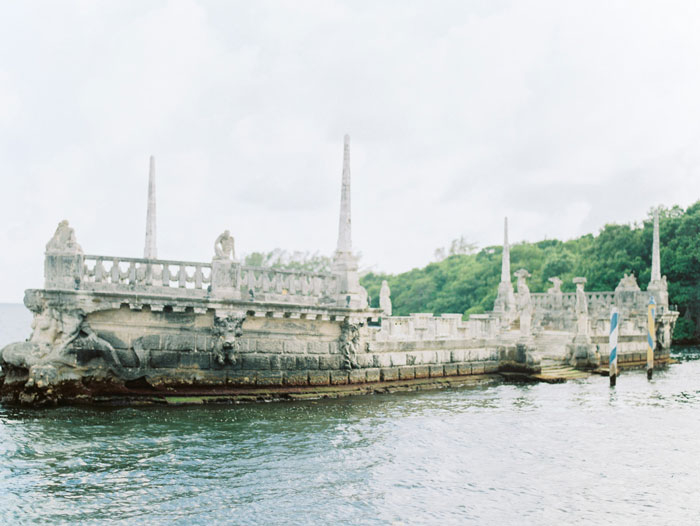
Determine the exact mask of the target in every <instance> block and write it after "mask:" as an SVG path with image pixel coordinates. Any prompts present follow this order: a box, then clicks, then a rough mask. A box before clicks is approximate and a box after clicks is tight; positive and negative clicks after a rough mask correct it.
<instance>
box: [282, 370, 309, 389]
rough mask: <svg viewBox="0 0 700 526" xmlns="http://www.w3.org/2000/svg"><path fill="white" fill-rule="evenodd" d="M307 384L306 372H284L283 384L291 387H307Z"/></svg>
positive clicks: (307, 375) (307, 374)
mask: <svg viewBox="0 0 700 526" xmlns="http://www.w3.org/2000/svg"><path fill="white" fill-rule="evenodd" d="M308 383H309V373H308V371H285V372H284V384H285V385H293V386H302V385H308Z"/></svg>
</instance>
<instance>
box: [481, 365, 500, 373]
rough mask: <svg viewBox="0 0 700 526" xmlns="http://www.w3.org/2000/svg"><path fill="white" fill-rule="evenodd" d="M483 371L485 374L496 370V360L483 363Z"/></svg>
mask: <svg viewBox="0 0 700 526" xmlns="http://www.w3.org/2000/svg"><path fill="white" fill-rule="evenodd" d="M484 372H485V373H486V374H491V373H495V372H498V362H488V363H486V364H484Z"/></svg>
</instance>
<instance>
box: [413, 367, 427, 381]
mask: <svg viewBox="0 0 700 526" xmlns="http://www.w3.org/2000/svg"><path fill="white" fill-rule="evenodd" d="M415 371H416V378H430V366H429V365H416V367H415Z"/></svg>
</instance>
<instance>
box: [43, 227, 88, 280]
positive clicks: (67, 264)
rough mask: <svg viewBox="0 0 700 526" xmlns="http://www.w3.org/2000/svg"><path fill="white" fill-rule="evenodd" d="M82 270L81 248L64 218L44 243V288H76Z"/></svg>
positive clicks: (81, 276) (81, 277) (80, 278)
mask: <svg viewBox="0 0 700 526" xmlns="http://www.w3.org/2000/svg"><path fill="white" fill-rule="evenodd" d="M83 272H84V257H83V249H82V248H81V247H80V245H79V244H78V242H77V240H76V239H75V232H74V231H73V229H72V228H71V227H70V226H69V225H68V221H66V220H65V219H64V220H63V221H61V222H60V223H59V224H58V227H57V228H56V232H55V233H54V235H53V237H52V238H51V240H50V241H49V242H48V243H47V245H46V252H45V257H44V288H46V289H78V288H80V283H81V281H82V279H83Z"/></svg>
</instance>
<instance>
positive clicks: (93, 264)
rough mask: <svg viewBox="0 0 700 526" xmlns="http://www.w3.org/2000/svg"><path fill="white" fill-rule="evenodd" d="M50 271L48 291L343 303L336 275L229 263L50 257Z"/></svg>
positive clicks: (48, 265) (234, 262) (103, 257)
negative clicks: (140, 293)
mask: <svg viewBox="0 0 700 526" xmlns="http://www.w3.org/2000/svg"><path fill="white" fill-rule="evenodd" d="M64 260H65V261H64ZM46 266H47V273H46V276H47V279H46V285H45V286H46V288H48V289H56V288H59V289H63V288H70V289H78V290H95V291H102V292H112V291H124V292H150V293H155V294H169V295H182V296H189V297H192V296H195V297H207V296H209V295H211V296H213V297H217V298H218V299H222V300H230V299H235V300H239V299H240V300H243V301H259V302H274V303H293V304H302V305H331V304H334V305H335V304H337V303H338V301H339V299H338V290H339V284H338V277H337V276H336V275H334V274H323V273H314V272H304V271H295V270H281V269H272V268H265V267H248V266H242V265H240V263H238V262H236V261H234V260H230V259H224V260H222V259H218V260H217V259H214V260H213V262H212V263H200V262H193V261H171V260H164V259H141V258H124V257H111V256H95V255H83V254H74V255H65V256H64V255H59V256H50V258H49V256H47V263H46ZM341 300H342V298H341Z"/></svg>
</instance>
